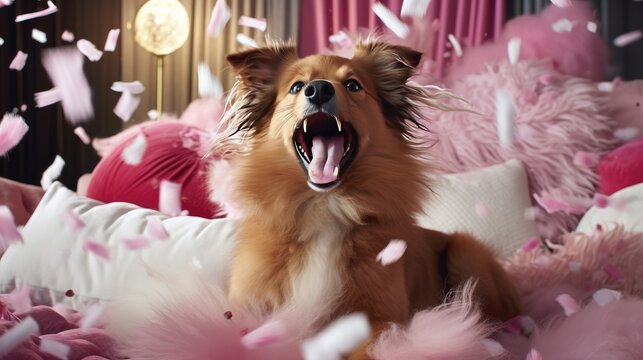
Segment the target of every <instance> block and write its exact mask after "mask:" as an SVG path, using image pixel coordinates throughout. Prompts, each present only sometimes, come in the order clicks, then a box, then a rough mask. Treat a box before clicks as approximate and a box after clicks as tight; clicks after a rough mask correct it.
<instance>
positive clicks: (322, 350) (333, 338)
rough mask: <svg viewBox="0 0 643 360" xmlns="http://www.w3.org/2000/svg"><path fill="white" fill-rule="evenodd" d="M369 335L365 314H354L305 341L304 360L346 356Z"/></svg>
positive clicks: (330, 359)
mask: <svg viewBox="0 0 643 360" xmlns="http://www.w3.org/2000/svg"><path fill="white" fill-rule="evenodd" d="M370 334H371V328H370V326H369V324H368V318H367V317H366V315H365V314H362V313H355V314H351V315H347V316H344V317H342V318H339V319H337V320H335V321H334V322H333V323H331V324H330V325H328V326H327V327H326V328H325V329H324V330H322V331H321V332H319V333H318V334H317V335H316V336H315V337H313V338H312V339H308V340H305V341H304V342H303V343H302V345H301V349H302V353H303V356H304V359H305V360H336V359H340V358H341V356H342V355H348V354H349V353H350V352H351V351H352V350H353V349H355V348H356V347H357V346H358V345H360V344H361V343H362V342H364V341H365V340H366V339H368V337H369V336H370Z"/></svg>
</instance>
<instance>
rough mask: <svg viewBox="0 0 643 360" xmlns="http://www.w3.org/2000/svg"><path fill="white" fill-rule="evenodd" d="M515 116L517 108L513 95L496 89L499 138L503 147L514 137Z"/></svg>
mask: <svg viewBox="0 0 643 360" xmlns="http://www.w3.org/2000/svg"><path fill="white" fill-rule="evenodd" d="M515 116H516V109H515V107H514V103H513V99H512V97H511V95H510V94H509V93H507V92H506V91H504V90H500V89H499V90H496V123H497V126H498V139H499V141H500V145H501V146H502V147H507V146H508V145H509V144H510V143H511V141H512V140H513V139H514V136H515V124H514V118H515Z"/></svg>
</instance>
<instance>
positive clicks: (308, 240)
mask: <svg viewBox="0 0 643 360" xmlns="http://www.w3.org/2000/svg"><path fill="white" fill-rule="evenodd" d="M420 57H421V53H418V52H416V51H413V50H411V49H408V48H405V47H400V46H394V45H389V44H386V43H383V42H377V41H371V42H365V43H360V44H359V45H358V46H357V47H356V49H355V55H354V57H353V58H352V59H345V58H341V57H337V56H324V55H315V56H309V57H306V58H303V59H299V58H298V57H297V54H296V51H295V48H294V47H293V46H289V45H272V46H270V47H266V48H260V49H253V50H248V51H245V52H241V53H237V54H232V55H230V56H228V58H227V59H228V62H229V63H230V64H231V66H232V68H233V69H234V71H235V72H236V73H237V75H238V82H237V84H236V85H235V88H234V90H233V93H232V98H231V99H232V102H231V103H232V109H231V112H230V113H231V114H232V115H231V116H232V119H231V125H232V126H234V127H235V128H236V129H237V131H239V133H240V134H242V135H243V136H242V138H243V142H242V144H243V150H242V151H241V153H240V154H239V155H238V156H237V157H236V158H235V161H236V163H235V166H234V169H235V170H234V171H235V172H234V175H233V179H234V181H233V184H234V185H233V186H234V189H233V191H234V193H235V194H236V200H237V201H238V204H239V206H240V207H241V208H242V209H243V213H244V216H243V218H242V221H241V224H240V229H239V234H238V241H239V243H238V245H237V248H236V254H235V257H234V260H233V265H232V270H231V271H232V272H231V281H230V293H229V296H230V299H231V300H232V301H234V302H237V303H240V304H245V305H249V306H250V305H252V306H259V307H260V309H261V310H262V311H265V312H269V311H273V310H276V309H278V308H280V307H282V306H284V304H287V303H289V304H291V303H299V304H306V305H307V306H310V307H311V308H316V309H320V308H322V309H323V312H324V314H325V316H324V317H323V318H321V319H319V322H318V325H320V326H321V325H323V324H324V323H326V322H328V321H330V320H332V319H333V318H336V317H337V316H340V315H343V314H347V313H350V312H355V311H362V312H365V313H366V314H367V315H368V317H369V320H370V322H371V327H372V331H373V338H375V337H376V336H377V335H378V333H379V332H381V331H382V330H383V329H385V328H386V327H387V323H390V322H397V323H405V322H407V321H408V320H409V319H410V317H411V316H412V315H413V313H414V312H415V311H418V310H421V309H425V308H427V307H431V306H434V305H437V304H439V303H440V302H441V301H442V300H443V296H444V294H445V293H446V292H448V290H449V289H451V288H454V287H458V286H459V285H461V284H462V283H463V282H465V281H466V280H468V279H470V278H475V279H477V287H476V292H475V294H476V298H477V299H478V300H479V302H480V305H481V308H482V309H483V310H484V312H485V313H486V314H488V315H489V316H491V317H492V318H496V319H508V318H510V317H512V316H515V315H517V314H518V312H519V310H520V306H519V301H518V297H517V295H516V291H515V289H514V287H513V285H512V284H511V282H510V281H509V279H508V278H507V276H506V274H505V273H504V271H503V270H502V268H501V267H500V266H499V265H498V263H497V262H496V260H495V259H494V256H493V254H492V253H491V252H490V251H489V250H488V249H487V248H486V247H485V246H483V245H482V244H480V243H478V242H476V241H475V240H474V239H472V238H471V237H469V236H466V235H462V234H453V235H445V234H442V233H438V232H435V231H430V230H425V229H422V228H419V227H417V226H416V225H415V221H414V217H415V215H416V214H417V213H418V212H419V211H421V201H422V199H424V198H425V195H426V193H427V191H428V189H429V186H428V182H427V179H426V178H425V177H424V175H423V174H424V172H425V170H424V169H425V167H424V166H423V162H422V161H421V160H420V159H419V158H420V156H419V155H420V153H419V149H420V148H419V147H418V146H417V144H415V143H414V139H413V137H412V134H411V132H412V127H413V126H418V127H420V128H424V126H423V120H422V118H421V115H420V110H421V108H422V106H435V107H439V106H440V105H439V103H438V101H437V99H436V97H435V96H433V95H431V94H429V93H428V92H427V91H425V90H424V89H423V88H421V87H418V86H413V85H411V84H409V83H407V80H408V78H409V77H410V76H411V75H412V73H413V71H414V69H415V67H416V66H417V65H418V63H419V61H420ZM391 239H403V240H405V241H406V242H407V244H408V249H407V251H406V253H405V255H404V256H403V257H402V259H401V260H400V261H398V262H396V263H394V264H392V265H389V266H382V265H381V264H379V263H378V262H377V261H376V256H377V254H378V253H379V252H380V251H381V250H382V249H383V248H384V247H386V245H387V244H388V243H389V241H390V240H391ZM366 348H367V344H364V345H363V346H361V347H360V348H358V349H357V350H356V351H355V352H354V353H353V354H351V359H367V358H369V356H368V354H367V351H366Z"/></svg>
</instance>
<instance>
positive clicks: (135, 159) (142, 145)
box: [121, 134, 147, 165]
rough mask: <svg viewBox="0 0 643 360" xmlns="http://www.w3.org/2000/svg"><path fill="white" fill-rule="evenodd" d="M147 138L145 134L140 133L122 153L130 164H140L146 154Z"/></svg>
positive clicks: (124, 159)
mask: <svg viewBox="0 0 643 360" xmlns="http://www.w3.org/2000/svg"><path fill="white" fill-rule="evenodd" d="M146 148H147V140H146V139H145V135H143V134H139V135H138V136H137V137H136V138H135V139H134V141H132V142H131V143H130V144H129V145H128V146H127V147H126V148H125V149H123V152H122V153H121V158H122V159H123V161H124V162H125V163H126V164H128V165H138V164H140V163H141V160H142V159H143V155H145V149H146Z"/></svg>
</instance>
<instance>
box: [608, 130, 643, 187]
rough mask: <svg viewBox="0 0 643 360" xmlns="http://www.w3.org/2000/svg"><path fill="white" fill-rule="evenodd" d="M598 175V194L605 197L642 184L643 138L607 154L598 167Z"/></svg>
mask: <svg viewBox="0 0 643 360" xmlns="http://www.w3.org/2000/svg"><path fill="white" fill-rule="evenodd" d="M598 175H599V176H600V187H599V188H600V192H601V193H603V194H605V195H611V194H613V193H615V192H617V191H619V190H621V189H624V188H626V187H628V186H631V185H635V184H638V183H643V138H641V139H638V140H634V141H632V142H629V143H627V144H625V145H623V146H621V147H619V148H617V149H616V150H614V151H612V152H611V153H609V154H607V155H606V156H605V157H604V158H603V160H602V161H601V163H600V164H599V165H598Z"/></svg>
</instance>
